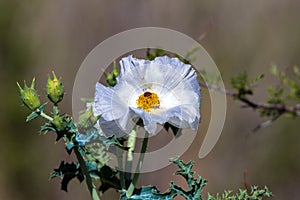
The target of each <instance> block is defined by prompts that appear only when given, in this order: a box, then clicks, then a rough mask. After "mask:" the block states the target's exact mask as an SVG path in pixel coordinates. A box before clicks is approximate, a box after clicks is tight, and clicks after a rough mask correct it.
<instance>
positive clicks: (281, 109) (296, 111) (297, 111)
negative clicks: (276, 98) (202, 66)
mask: <svg viewBox="0 0 300 200" xmlns="http://www.w3.org/2000/svg"><path fill="white" fill-rule="evenodd" d="M200 85H201V86H203V87H205V88H208V89H212V90H215V91H218V92H222V93H224V94H226V95H227V96H231V97H233V98H235V99H237V100H238V101H240V102H242V103H243V104H244V105H245V106H246V107H250V108H253V109H254V110H257V109H266V110H274V111H278V113H279V114H280V115H282V114H284V113H290V114H293V115H295V116H300V104H296V105H294V106H287V105H285V104H269V103H259V102H254V101H252V100H250V99H249V98H247V97H242V96H240V95H239V94H238V93H236V92H233V91H231V90H227V89H224V88H222V87H219V86H217V85H213V84H209V83H205V82H203V81H200Z"/></svg>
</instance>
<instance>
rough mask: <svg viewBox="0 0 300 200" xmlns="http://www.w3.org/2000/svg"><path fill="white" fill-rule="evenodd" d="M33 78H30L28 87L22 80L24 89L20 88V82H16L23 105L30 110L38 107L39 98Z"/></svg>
mask: <svg viewBox="0 0 300 200" xmlns="http://www.w3.org/2000/svg"><path fill="white" fill-rule="evenodd" d="M34 83H35V78H33V79H32V82H31V85H30V87H28V86H27V84H26V82H25V81H24V89H23V88H21V86H20V84H19V83H18V82H17V85H18V87H19V91H20V94H21V99H22V101H23V103H24V105H25V106H27V107H28V108H29V109H30V110H35V109H37V108H38V107H40V105H41V103H40V99H39V95H38V93H37V91H36V90H35V89H34Z"/></svg>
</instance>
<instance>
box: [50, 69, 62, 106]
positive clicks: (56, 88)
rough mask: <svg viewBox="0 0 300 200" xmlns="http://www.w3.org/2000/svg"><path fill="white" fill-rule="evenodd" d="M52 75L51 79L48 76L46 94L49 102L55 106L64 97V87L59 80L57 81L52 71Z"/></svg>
mask: <svg viewBox="0 0 300 200" xmlns="http://www.w3.org/2000/svg"><path fill="white" fill-rule="evenodd" d="M52 74H53V79H51V78H50V76H48V81H47V85H46V92H47V95H48V98H49V99H50V101H52V102H53V103H54V104H55V105H57V104H58V103H59V102H60V101H61V100H62V99H63V97H64V86H63V85H62V82H61V79H58V78H57V77H56V75H55V73H54V72H53V71H52Z"/></svg>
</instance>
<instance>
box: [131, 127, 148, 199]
mask: <svg viewBox="0 0 300 200" xmlns="http://www.w3.org/2000/svg"><path fill="white" fill-rule="evenodd" d="M148 135H149V134H148V132H147V131H146V132H145V137H144V140H143V144H142V149H141V154H140V158H139V161H138V164H137V167H136V171H135V174H134V176H133V179H132V182H131V183H130V185H129V188H128V190H127V192H126V196H127V197H130V196H131V195H132V194H133V192H134V188H135V186H136V184H137V181H138V179H139V176H140V170H141V168H142V164H143V160H144V157H145V152H146V149H147V145H148V140H149V138H148Z"/></svg>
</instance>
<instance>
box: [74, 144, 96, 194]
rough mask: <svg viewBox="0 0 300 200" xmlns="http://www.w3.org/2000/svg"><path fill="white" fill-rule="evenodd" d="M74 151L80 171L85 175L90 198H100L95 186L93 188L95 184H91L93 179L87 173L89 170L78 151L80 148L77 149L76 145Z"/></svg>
mask: <svg viewBox="0 0 300 200" xmlns="http://www.w3.org/2000/svg"><path fill="white" fill-rule="evenodd" d="M74 152H75V154H76V157H77V159H78V162H79V164H80V167H81V170H82V172H83V174H84V176H85V180H86V184H87V187H88V189H89V192H90V194H91V197H92V199H93V200H100V198H99V196H98V193H97V191H96V188H95V186H94V184H93V180H92V178H91V176H90V173H89V171H88V169H87V167H86V164H85V161H84V159H83V156H82V155H81V153H80V150H79V147H78V146H76V147H75V148H74Z"/></svg>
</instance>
